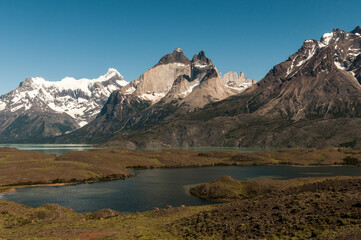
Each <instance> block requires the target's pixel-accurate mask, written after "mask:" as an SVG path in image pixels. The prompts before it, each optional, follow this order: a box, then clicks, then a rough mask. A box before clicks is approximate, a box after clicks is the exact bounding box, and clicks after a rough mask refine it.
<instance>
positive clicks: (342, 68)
mask: <svg viewBox="0 0 361 240" xmlns="http://www.w3.org/2000/svg"><path fill="white" fill-rule="evenodd" d="M334 63H335V65H336V67H337V68H338V69H341V70H344V71H345V70H346V68H345V67H343V66H342V65H341V63H339V62H336V61H334Z"/></svg>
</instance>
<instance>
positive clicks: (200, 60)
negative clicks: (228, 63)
mask: <svg viewBox="0 0 361 240" xmlns="http://www.w3.org/2000/svg"><path fill="white" fill-rule="evenodd" d="M192 63H193V64H198V65H201V66H202V65H207V66H208V65H213V63H212V61H211V60H210V59H209V58H207V57H206V54H205V53H204V51H200V52H199V53H198V54H195V55H194V56H193V59H192Z"/></svg>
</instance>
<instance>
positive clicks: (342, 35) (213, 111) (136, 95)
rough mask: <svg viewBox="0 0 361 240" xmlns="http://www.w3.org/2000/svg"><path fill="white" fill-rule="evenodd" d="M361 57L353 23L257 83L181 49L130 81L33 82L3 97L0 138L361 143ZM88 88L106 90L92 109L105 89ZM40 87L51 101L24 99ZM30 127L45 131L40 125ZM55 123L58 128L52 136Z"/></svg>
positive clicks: (360, 34) (149, 143)
mask: <svg viewBox="0 0 361 240" xmlns="http://www.w3.org/2000/svg"><path fill="white" fill-rule="evenodd" d="M360 53H361V28H360V27H359V26H357V27H356V28H355V29H354V30H353V31H351V32H345V31H343V30H340V29H334V30H333V31H332V32H331V33H325V34H324V35H323V36H322V37H321V39H320V40H319V41H317V40H306V41H304V43H303V45H302V46H301V48H300V49H299V50H298V51H297V52H296V53H294V54H292V55H291V56H290V57H289V58H288V59H287V60H286V61H284V62H282V63H280V64H278V65H276V66H274V67H273V68H272V69H271V70H270V71H269V72H268V73H267V75H266V76H265V77H264V78H263V79H261V80H260V81H258V82H255V81H254V80H251V79H248V78H246V77H245V76H244V73H240V74H237V73H234V72H230V73H226V74H224V75H223V76H222V74H221V73H219V72H218V70H217V68H216V67H215V66H214V65H213V63H212V61H211V60H210V59H209V58H207V57H206V55H205V53H204V52H203V51H201V52H199V53H198V54H196V55H194V56H193V58H192V59H188V58H187V57H186V56H185V55H184V54H183V51H182V49H180V48H177V49H175V50H174V51H173V52H172V53H170V54H167V55H165V56H164V57H162V58H161V59H160V60H159V62H158V63H157V64H156V65H154V66H153V67H152V68H151V69H149V70H148V71H146V72H145V73H143V74H142V75H141V76H140V77H139V78H138V79H136V80H134V81H132V82H130V83H128V84H126V82H125V81H124V79H123V78H122V77H121V75H120V74H119V73H117V72H116V71H115V70H112V69H111V70H110V71H108V73H107V74H106V75H104V76H102V77H100V78H99V79H107V80H104V81H102V80H99V79H98V80H95V81H93V82H92V84H89V82H88V83H87V84H85V85H84V86H87V89H88V90H89V91H87V90H86V89H85V88H84V87H83V88H79V87H77V88H76V89H75V90H74V89H70V90H69V89H68V90H67V89H66V88H65V86H69V85H68V84H66V82H67V81H66V79H65V80H62V81H60V82H59V84H58V85H57V87H51V86H53V85H52V84H50V83H47V84H45V85H44V84H43V82H45V81H44V80H39V79H30V80H31V81H30V80H28V79H27V80H25V82H23V83H21V84H20V86H19V88H18V89H16V90H14V91H12V92H11V93H9V94H6V95H3V96H2V97H1V101H0V124H1V125H0V129H1V130H0V137H1V139H5V138H4V136H5V137H7V139H5V141H9V140H11V139H12V140H16V139H17V140H19V139H22V141H23V140H24V139H29V137H31V136H33V138H34V136H36V137H37V138H38V139H40V141H43V142H58V143H103V142H111V144H113V143H116V144H120V145H125V146H141V147H159V146H174V147H176V146H182V147H189V146H229V147H240V146H260V147H318V146H361V137H359V136H361V128H360V127H359V126H360V124H361V85H360V83H361V55H360ZM109 76H112V77H109ZM62 82H63V83H62ZM108 82H109V83H108ZM40 83H41V84H40ZM60 83H62V84H60ZM99 83H102V84H99ZM114 84H118V85H114ZM37 85H41V86H43V87H41V88H37V87H34V86H37ZM98 85H101V86H102V87H98ZM44 86H45V87H44ZM91 86H96V87H95V89H98V88H99V89H107V90H108V91H106V92H107V94H108V96H109V97H108V96H106V95H107V94H105V93H104V94H103V95H102V96H104V97H102V100H99V102H98V104H97V108H96V107H93V108H92V107H89V105H91V106H93V105H95V104H94V102H96V101H98V100H97V99H98V98H97V96H100V95H101V94H100V93H99V90H98V94H97V95H95V94H93V93H95V92H96V91H95V90H93V87H91ZM26 88H29V89H30V90H23V89H26ZM35 88H36V89H38V90H36V91H37V92H36V93H37V94H36V96H42V95H46V96H48V95H49V94H52V96H54V97H53V98H44V97H43V98H40V97H33V96H34V94H33V95H29V94H28V96H27V95H24V94H25V93H24V92H26V91H30V92H32V91H33V90H31V89H35ZM43 89H44V90H43ZM45 89H46V90H45ZM54 89H57V90H54ZM45 92H46V93H49V94H46V93H45ZM76 92H79V94H75V95H74V93H76ZM104 92H105V91H104ZM85 93H87V94H88V95H86V96H94V97H95V98H96V99H95V98H92V99H91V98H88V101H87V103H88V105H86V107H83V108H81V107H77V106H85V105H84V104H83V105H81V104H80V102H82V101H83V100H82V99H83V98H84V97H85ZM21 94H23V95H24V96H23V95H21ZM20 96H21V97H20ZM64 96H66V98H69V96H72V98H73V99H76V102H77V103H78V105H77V106H75V104H73V105H72V106H74V108H73V110H71V108H70V109H69V108H68V107H64V106H67V105H66V103H67V101H62V102H63V103H59V102H57V100H58V99H60V98H61V97H64ZM18 98H19V99H27V98H28V99H29V100H28V102H26V101H25V100H21V103H22V105H21V104H18V102H19V101H20V100H19V99H18ZM14 99H15V100H16V101H15V100H14ZM49 99H52V100H49ZM79 99H81V100H79ZM84 99H86V98H84ZM102 101H103V102H102ZM29 102H32V104H31V105H30V104H29ZM64 102H65V103H64ZM41 103H44V104H41ZM56 104H57V105H56ZM30 106H31V107H30ZM55 106H56V107H55ZM62 107H63V108H62ZM49 108H50V109H49ZM39 109H40V110H39ZM77 109H82V111H79V112H81V113H79V112H78V111H77ZM30 110H31V111H30ZM76 113H78V114H76ZM44 115H46V116H47V118H46V117H43V116H44ZM49 116H50V117H49ZM34 119H35V120H34ZM39 119H40V120H39ZM54 119H56V121H55V120H54ZM53 121H54V122H53ZM34 122H36V124H34ZM24 123H25V124H24ZM40 123H41V124H40ZM23 126H25V127H26V128H25V129H22V127H23ZM29 126H38V129H40V128H39V126H44V127H42V128H41V131H39V130H37V131H34V130H33V129H32V128H30V127H29ZM49 126H51V127H49ZM54 126H55V127H54ZM56 127H57V128H56ZM50 128H51V129H57V130H56V131H55V130H52V131H48V132H50V133H48V132H47V131H46V129H50ZM25 130H27V131H25ZM25 133H27V135H26V134H25ZM47 133H48V134H47ZM55 135H59V136H56V137H54V136H55ZM44 137H45V138H44Z"/></svg>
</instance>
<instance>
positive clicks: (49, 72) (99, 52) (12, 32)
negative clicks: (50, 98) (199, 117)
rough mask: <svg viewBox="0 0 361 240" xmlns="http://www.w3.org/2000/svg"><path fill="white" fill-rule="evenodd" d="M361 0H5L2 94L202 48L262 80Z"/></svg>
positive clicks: (352, 20)
mask: <svg viewBox="0 0 361 240" xmlns="http://www.w3.org/2000/svg"><path fill="white" fill-rule="evenodd" d="M360 9H361V1H359V0H357V1H356V0H355V1H352V0H351V1H325V0H317V1H314V0H303V1H292V0H287V1H286V0H285V1H283V0H280V1H276V0H275V1H270V0H264V1H261V0H259V1H257V0H250V1H242V0H238V1H232V0H228V1H221V0H168V1H165V0H153V1H151V0H133V1H130V0H129V1H121V0H117V1H116V0H108V1H107V0H103V1H101V0H97V1H95V0H63V1H62V0H31V1H30V0H0V84H1V85H0V86H1V87H0V94H4V93H6V92H8V91H10V90H12V89H14V88H16V87H17V86H18V85H19V83H20V82H21V81H23V80H24V79H25V78H26V77H36V76H41V77H44V78H45V79H47V80H51V81H57V80H60V79H62V78H63V77H66V76H72V77H75V78H82V77H85V78H96V77H98V76H99V75H102V74H104V73H105V72H106V71H107V69H108V68H109V67H112V68H116V69H118V71H119V72H120V73H121V74H122V75H123V76H124V77H125V78H126V80H127V81H131V80H134V79H136V78H137V77H139V76H140V75H141V74H142V73H143V72H144V71H146V70H148V69H149V68H151V67H152V66H153V65H155V64H156V63H157V62H158V61H159V59H160V58H161V57H162V56H163V55H165V54H166V53H169V52H172V51H173V49H175V48H178V47H180V48H182V49H183V50H184V53H185V55H186V56H187V57H188V58H192V56H193V54H196V53H198V52H199V51H200V50H204V51H205V53H206V55H207V56H208V57H209V58H211V59H212V61H213V63H214V64H215V65H216V66H217V68H218V70H219V71H221V72H222V73H225V72H228V71H237V72H239V71H242V70H243V71H244V72H245V74H246V76H248V77H251V78H253V79H256V80H259V79H261V78H262V77H264V75H265V74H266V73H267V72H268V71H269V70H270V69H271V68H272V67H273V66H274V65H276V64H278V63H279V62H281V61H284V60H286V59H287V58H288V56H289V55H290V54H292V53H294V52H295V51H297V49H298V48H300V47H301V45H302V43H303V41H304V40H305V39H311V38H312V39H317V40H319V39H320V37H321V36H322V34H323V33H325V32H331V31H332V29H333V28H341V29H344V30H346V31H351V30H352V29H354V28H355V27H356V26H357V25H361V18H360V14H359V10H360Z"/></svg>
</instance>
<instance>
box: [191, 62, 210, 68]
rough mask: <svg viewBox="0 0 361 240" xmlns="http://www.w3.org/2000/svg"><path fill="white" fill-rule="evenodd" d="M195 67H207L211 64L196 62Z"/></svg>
mask: <svg viewBox="0 0 361 240" xmlns="http://www.w3.org/2000/svg"><path fill="white" fill-rule="evenodd" d="M194 67H197V68H206V67H209V65H207V64H199V63H196V64H194Z"/></svg>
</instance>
